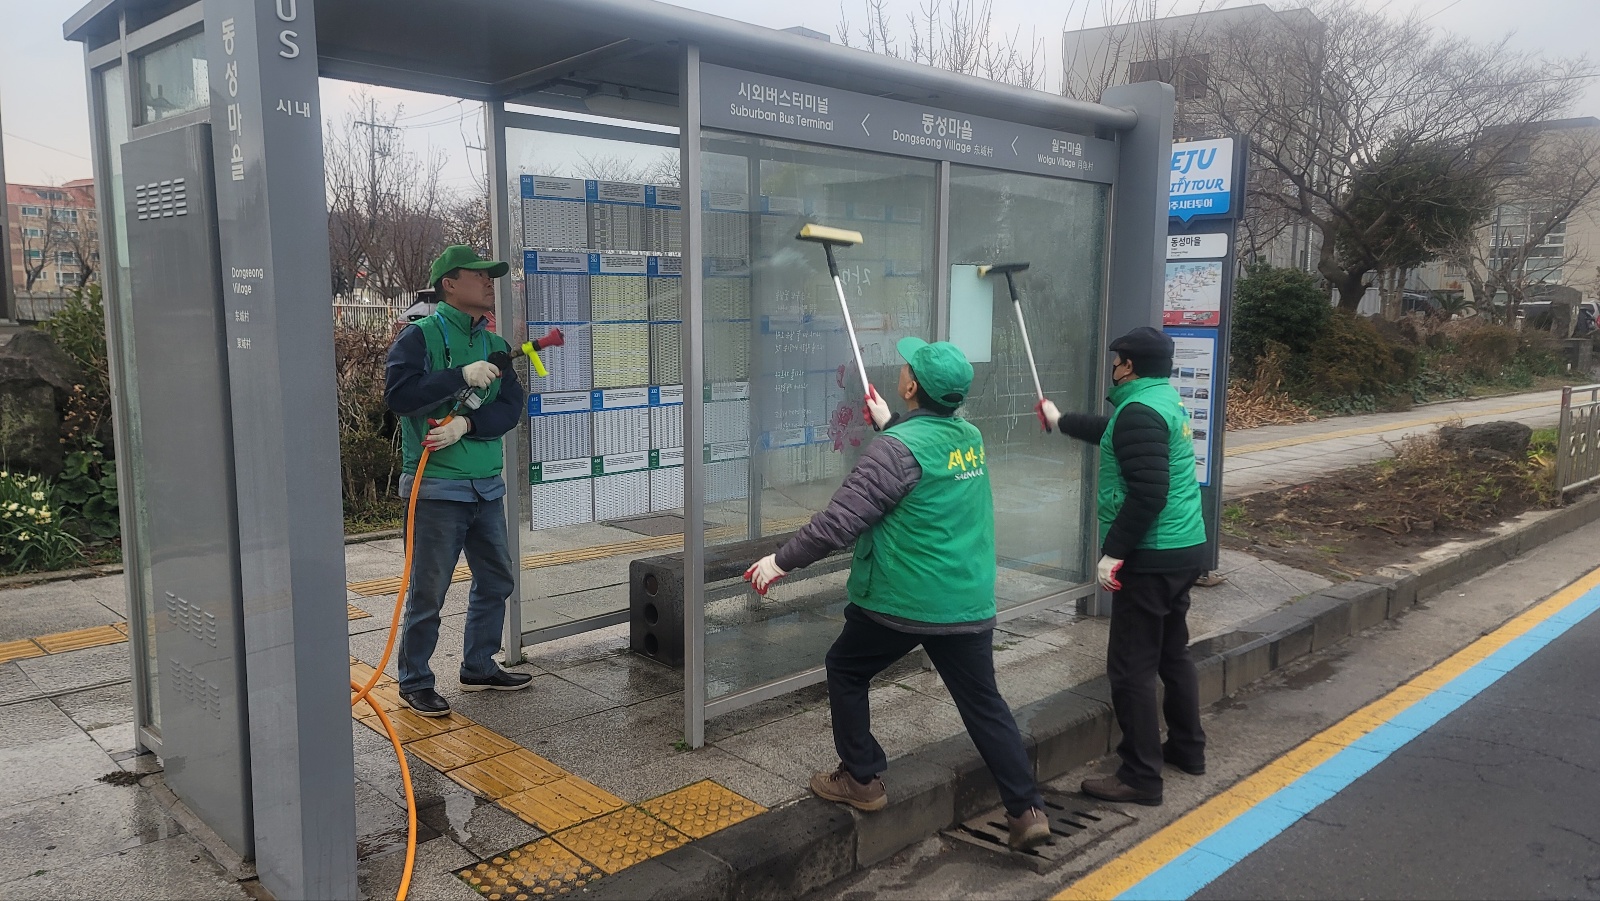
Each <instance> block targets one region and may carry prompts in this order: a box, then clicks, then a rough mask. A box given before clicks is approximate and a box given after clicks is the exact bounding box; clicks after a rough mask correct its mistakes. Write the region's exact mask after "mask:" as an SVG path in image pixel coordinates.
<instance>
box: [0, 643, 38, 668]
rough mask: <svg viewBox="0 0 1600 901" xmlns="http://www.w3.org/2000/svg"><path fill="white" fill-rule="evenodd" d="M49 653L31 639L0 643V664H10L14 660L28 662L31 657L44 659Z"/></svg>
mask: <svg viewBox="0 0 1600 901" xmlns="http://www.w3.org/2000/svg"><path fill="white" fill-rule="evenodd" d="M47 653H49V652H48V651H46V650H45V649H44V648H41V647H39V646H38V645H36V644H34V643H33V641H32V640H31V639H27V638H24V639H22V640H21V641H7V642H3V643H0V663H10V662H11V661H13V660H26V659H27V658H29V657H43V656H44V655H45V654H47Z"/></svg>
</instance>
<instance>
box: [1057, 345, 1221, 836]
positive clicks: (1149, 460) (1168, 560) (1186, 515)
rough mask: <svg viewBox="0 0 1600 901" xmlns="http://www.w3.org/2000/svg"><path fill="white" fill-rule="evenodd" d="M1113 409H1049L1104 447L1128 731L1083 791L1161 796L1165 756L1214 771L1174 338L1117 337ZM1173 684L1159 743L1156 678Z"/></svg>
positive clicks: (1114, 642)
mask: <svg viewBox="0 0 1600 901" xmlns="http://www.w3.org/2000/svg"><path fill="white" fill-rule="evenodd" d="M1111 351H1112V352H1113V353H1115V354H1116V360H1115V362H1114V363H1113V364H1112V368H1111V381H1112V385H1113V386H1114V387H1112V389H1111V397H1110V398H1109V399H1110V401H1111V404H1112V406H1113V407H1114V408H1115V409H1114V410H1113V411H1112V413H1111V415H1110V416H1096V415H1090V414H1084V413H1068V414H1066V415H1062V414H1061V413H1060V412H1059V411H1058V410H1057V409H1056V405H1055V404H1053V403H1051V402H1050V401H1048V400H1042V401H1040V402H1039V415H1040V416H1041V417H1042V418H1043V419H1044V420H1045V421H1046V422H1047V423H1048V424H1049V425H1050V427H1052V428H1057V429H1059V430H1060V431H1061V433H1062V434H1063V435H1066V436H1068V437H1070V438H1077V439H1079V440H1082V441H1091V442H1095V443H1098V444H1099V445H1100V493H1099V516H1100V542H1101V545H1100V552H1101V555H1102V556H1101V557H1100V564H1099V566H1098V567H1097V573H1096V575H1097V578H1098V580H1099V582H1100V586H1101V587H1102V588H1105V589H1107V590H1109V591H1111V592H1112V595H1111V637H1110V641H1109V644H1108V647H1107V648H1106V676H1107V678H1109V679H1110V680H1111V706H1112V709H1113V711H1114V712H1115V713H1116V715H1117V725H1119V726H1121V727H1122V741H1121V743H1120V744H1118V745H1117V755H1118V756H1119V757H1121V758H1122V765H1121V766H1120V767H1119V768H1118V769H1117V772H1116V775H1113V776H1107V777H1104V778H1100V779H1086V780H1084V783H1083V791H1084V794H1087V795H1090V796H1092V797H1096V798H1100V799H1102V800H1106V801H1132V802H1135V803H1138V804H1147V805H1156V804H1160V803H1161V796H1162V791H1161V789H1162V782H1161V764H1162V760H1163V758H1164V759H1165V760H1166V761H1167V762H1169V763H1171V764H1172V765H1174V766H1176V767H1177V768H1178V769H1180V770H1183V771H1184V772H1186V773H1190V774H1192V775H1198V774H1200V773H1204V772H1205V768H1206V764H1205V750H1206V736H1205V732H1204V731H1203V730H1202V729H1201V728H1200V685H1199V677H1198V676H1197V675H1196V673H1195V668H1194V661H1193V660H1192V659H1190V657H1189V623H1188V614H1189V586H1191V585H1193V584H1194V580H1195V579H1197V578H1199V576H1200V574H1201V573H1202V572H1203V571H1204V570H1205V568H1206V561H1205V543H1206V530H1205V523H1204V521H1203V520H1202V519H1201V515H1200V485H1199V482H1198V481H1197V480H1196V478H1195V463H1194V446H1193V440H1192V435H1191V431H1190V428H1189V414H1188V411H1187V410H1185V409H1184V407H1183V402H1182V401H1181V400H1180V399H1179V398H1178V392H1177V391H1176V390H1174V389H1173V387H1172V386H1171V385H1170V384H1168V382H1167V378H1168V376H1170V375H1171V373H1172V353H1173V346H1172V339H1171V338H1169V337H1167V336H1166V335H1165V334H1163V333H1162V332H1160V331H1158V330H1157V329H1153V328H1148V327H1146V328H1137V329H1134V330H1133V331H1131V332H1129V333H1128V334H1126V335H1123V336H1122V337H1121V338H1118V339H1117V340H1115V341H1113V342H1111ZM1158 675H1159V676H1160V678H1161V682H1162V684H1163V685H1165V686H1166V689H1167V696H1166V703H1165V705H1164V707H1162V708H1161V710H1162V712H1164V713H1165V714H1166V719H1167V742H1166V744H1165V745H1162V743H1161V722H1160V719H1159V718H1158V715H1157V710H1158V705H1157V703H1156V681H1155V680H1156V677H1157V676H1158Z"/></svg>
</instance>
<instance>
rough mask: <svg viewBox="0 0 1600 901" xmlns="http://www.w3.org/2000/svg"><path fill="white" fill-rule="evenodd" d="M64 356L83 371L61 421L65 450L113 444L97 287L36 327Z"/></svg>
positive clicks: (102, 316) (108, 372)
mask: <svg viewBox="0 0 1600 901" xmlns="http://www.w3.org/2000/svg"><path fill="white" fill-rule="evenodd" d="M39 328H40V329H41V330H43V331H44V332H45V333H46V334H48V335H49V336H50V339H51V340H52V341H54V342H55V345H56V347H58V348H60V349H61V351H62V353H65V354H66V355H67V356H68V357H71V358H72V360H73V361H74V362H76V363H77V364H78V367H79V368H80V369H82V370H83V373H84V382H83V384H81V385H75V386H73V392H72V396H71V397H70V398H68V400H67V409H66V411H65V415H64V416H63V417H62V420H61V440H62V442H63V443H65V445H66V448H67V450H68V451H69V452H70V451H74V450H84V451H87V450H90V449H94V450H99V449H101V448H102V447H103V446H106V445H109V444H110V443H111V370H110V366H109V362H108V359H107V356H106V311H105V306H104V304H103V303H102V301H101V294H100V286H99V285H98V284H94V285H89V286H88V287H85V288H78V289H75V290H74V291H73V292H72V294H71V295H70V296H69V297H68V298H67V302H66V304H65V305H63V306H62V308H61V309H60V310H58V311H57V312H56V314H55V315H53V316H51V317H50V318H49V319H47V320H45V321H44V322H42V323H40V324H39Z"/></svg>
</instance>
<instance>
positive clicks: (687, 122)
mask: <svg viewBox="0 0 1600 901" xmlns="http://www.w3.org/2000/svg"><path fill="white" fill-rule="evenodd" d="M678 109H679V111H680V112H681V113H682V115H683V123H682V125H681V126H680V127H679V130H678V135H679V145H678V165H679V167H680V168H681V171H682V175H681V178H680V182H681V184H682V185H683V328H682V329H681V330H680V334H681V335H682V336H683V345H682V346H683V651H684V655H683V738H684V741H686V742H688V744H689V747H691V748H698V747H700V746H701V745H704V744H705V743H706V608H705V581H706V570H705V561H706V529H705V524H706V492H705V485H706V460H705V455H704V447H705V435H706V429H705V424H706V407H705V396H704V394H703V392H704V390H705V383H706V378H705V374H706V364H705V357H704V354H703V348H704V341H705V331H704V330H705V297H704V289H705V275H704V270H703V269H701V261H700V244H701V241H702V240H703V238H702V236H703V235H704V233H705V232H704V226H705V213H704V212H703V208H702V206H701V204H700V48H699V47H696V46H694V45H688V46H685V47H684V48H683V69H682V70H681V71H680V73H679V77H678Z"/></svg>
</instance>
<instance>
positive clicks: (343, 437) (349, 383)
mask: <svg viewBox="0 0 1600 901" xmlns="http://www.w3.org/2000/svg"><path fill="white" fill-rule="evenodd" d="M333 351H334V366H335V373H336V374H335V380H336V383H337V386H338V392H339V473H340V480H341V482H342V493H343V495H344V514H345V522H346V526H347V527H358V528H359V527H376V528H384V527H388V526H394V525H398V524H399V521H400V519H401V517H402V515H403V507H402V505H401V503H400V498H399V496H398V495H397V494H396V489H397V487H398V485H399V480H400V464H401V460H400V431H399V429H398V428H396V427H395V421H394V417H393V416H392V415H390V413H389V409H388V406H387V405H385V404H384V402H383V387H384V358H385V357H386V356H387V354H388V352H389V336H388V334H387V333H385V332H380V331H372V330H366V329H359V328H336V329H334V334H333Z"/></svg>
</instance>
